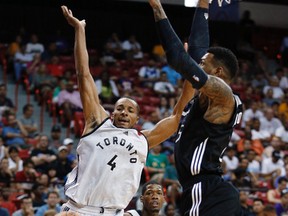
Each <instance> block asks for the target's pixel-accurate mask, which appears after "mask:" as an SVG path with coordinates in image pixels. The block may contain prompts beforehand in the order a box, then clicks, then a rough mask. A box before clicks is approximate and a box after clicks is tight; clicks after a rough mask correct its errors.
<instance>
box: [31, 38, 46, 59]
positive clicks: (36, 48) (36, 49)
mask: <svg viewBox="0 0 288 216" xmlns="http://www.w3.org/2000/svg"><path fill="white" fill-rule="evenodd" d="M44 51H45V48H44V45H43V44H42V43H40V42H39V37H38V35H37V34H31V36H30V41H29V42H28V43H27V47H26V53H29V54H32V55H34V54H35V53H40V54H42V53H43V52H44Z"/></svg>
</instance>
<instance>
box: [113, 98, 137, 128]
mask: <svg viewBox="0 0 288 216" xmlns="http://www.w3.org/2000/svg"><path fill="white" fill-rule="evenodd" d="M138 119H139V116H138V105H137V103H136V102H135V101H133V100H131V99H129V98H121V99H119V100H118V101H117V102H116V104H115V108H114V111H113V113H112V121H113V123H114V125H115V126H116V127H120V128H132V127H133V126H134V125H135V124H136V123H137V121H138Z"/></svg>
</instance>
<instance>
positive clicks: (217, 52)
mask: <svg viewBox="0 0 288 216" xmlns="http://www.w3.org/2000/svg"><path fill="white" fill-rule="evenodd" d="M207 52H208V53H211V54H213V55H214V59H215V62H216V63H219V64H220V65H223V66H224V67H225V68H226V69H227V70H228V71H227V72H228V74H227V75H228V76H229V78H230V79H231V80H232V79H233V78H234V77H235V76H236V74H237V73H238V70H239V63H238V59H237V57H236V56H235V54H234V53H233V52H232V51H231V50H230V49H227V48H225V47H210V48H209V49H208V50H207Z"/></svg>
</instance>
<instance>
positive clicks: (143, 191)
mask: <svg viewBox="0 0 288 216" xmlns="http://www.w3.org/2000/svg"><path fill="white" fill-rule="evenodd" d="M151 184H156V185H159V186H161V189H162V191H163V187H162V185H161V184H160V183H158V182H157V181H155V180H151V181H148V182H146V183H145V184H144V185H143V187H142V195H143V194H144V193H145V191H146V190H147V187H148V185H151Z"/></svg>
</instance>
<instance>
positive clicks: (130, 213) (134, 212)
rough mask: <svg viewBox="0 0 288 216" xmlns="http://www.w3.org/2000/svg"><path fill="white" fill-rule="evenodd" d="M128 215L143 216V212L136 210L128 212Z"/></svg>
mask: <svg viewBox="0 0 288 216" xmlns="http://www.w3.org/2000/svg"><path fill="white" fill-rule="evenodd" d="M126 213H127V214H126ZM126 213H125V214H126V216H127V215H132V216H141V212H140V211H138V210H134V209H132V210H129V211H127V212H126Z"/></svg>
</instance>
